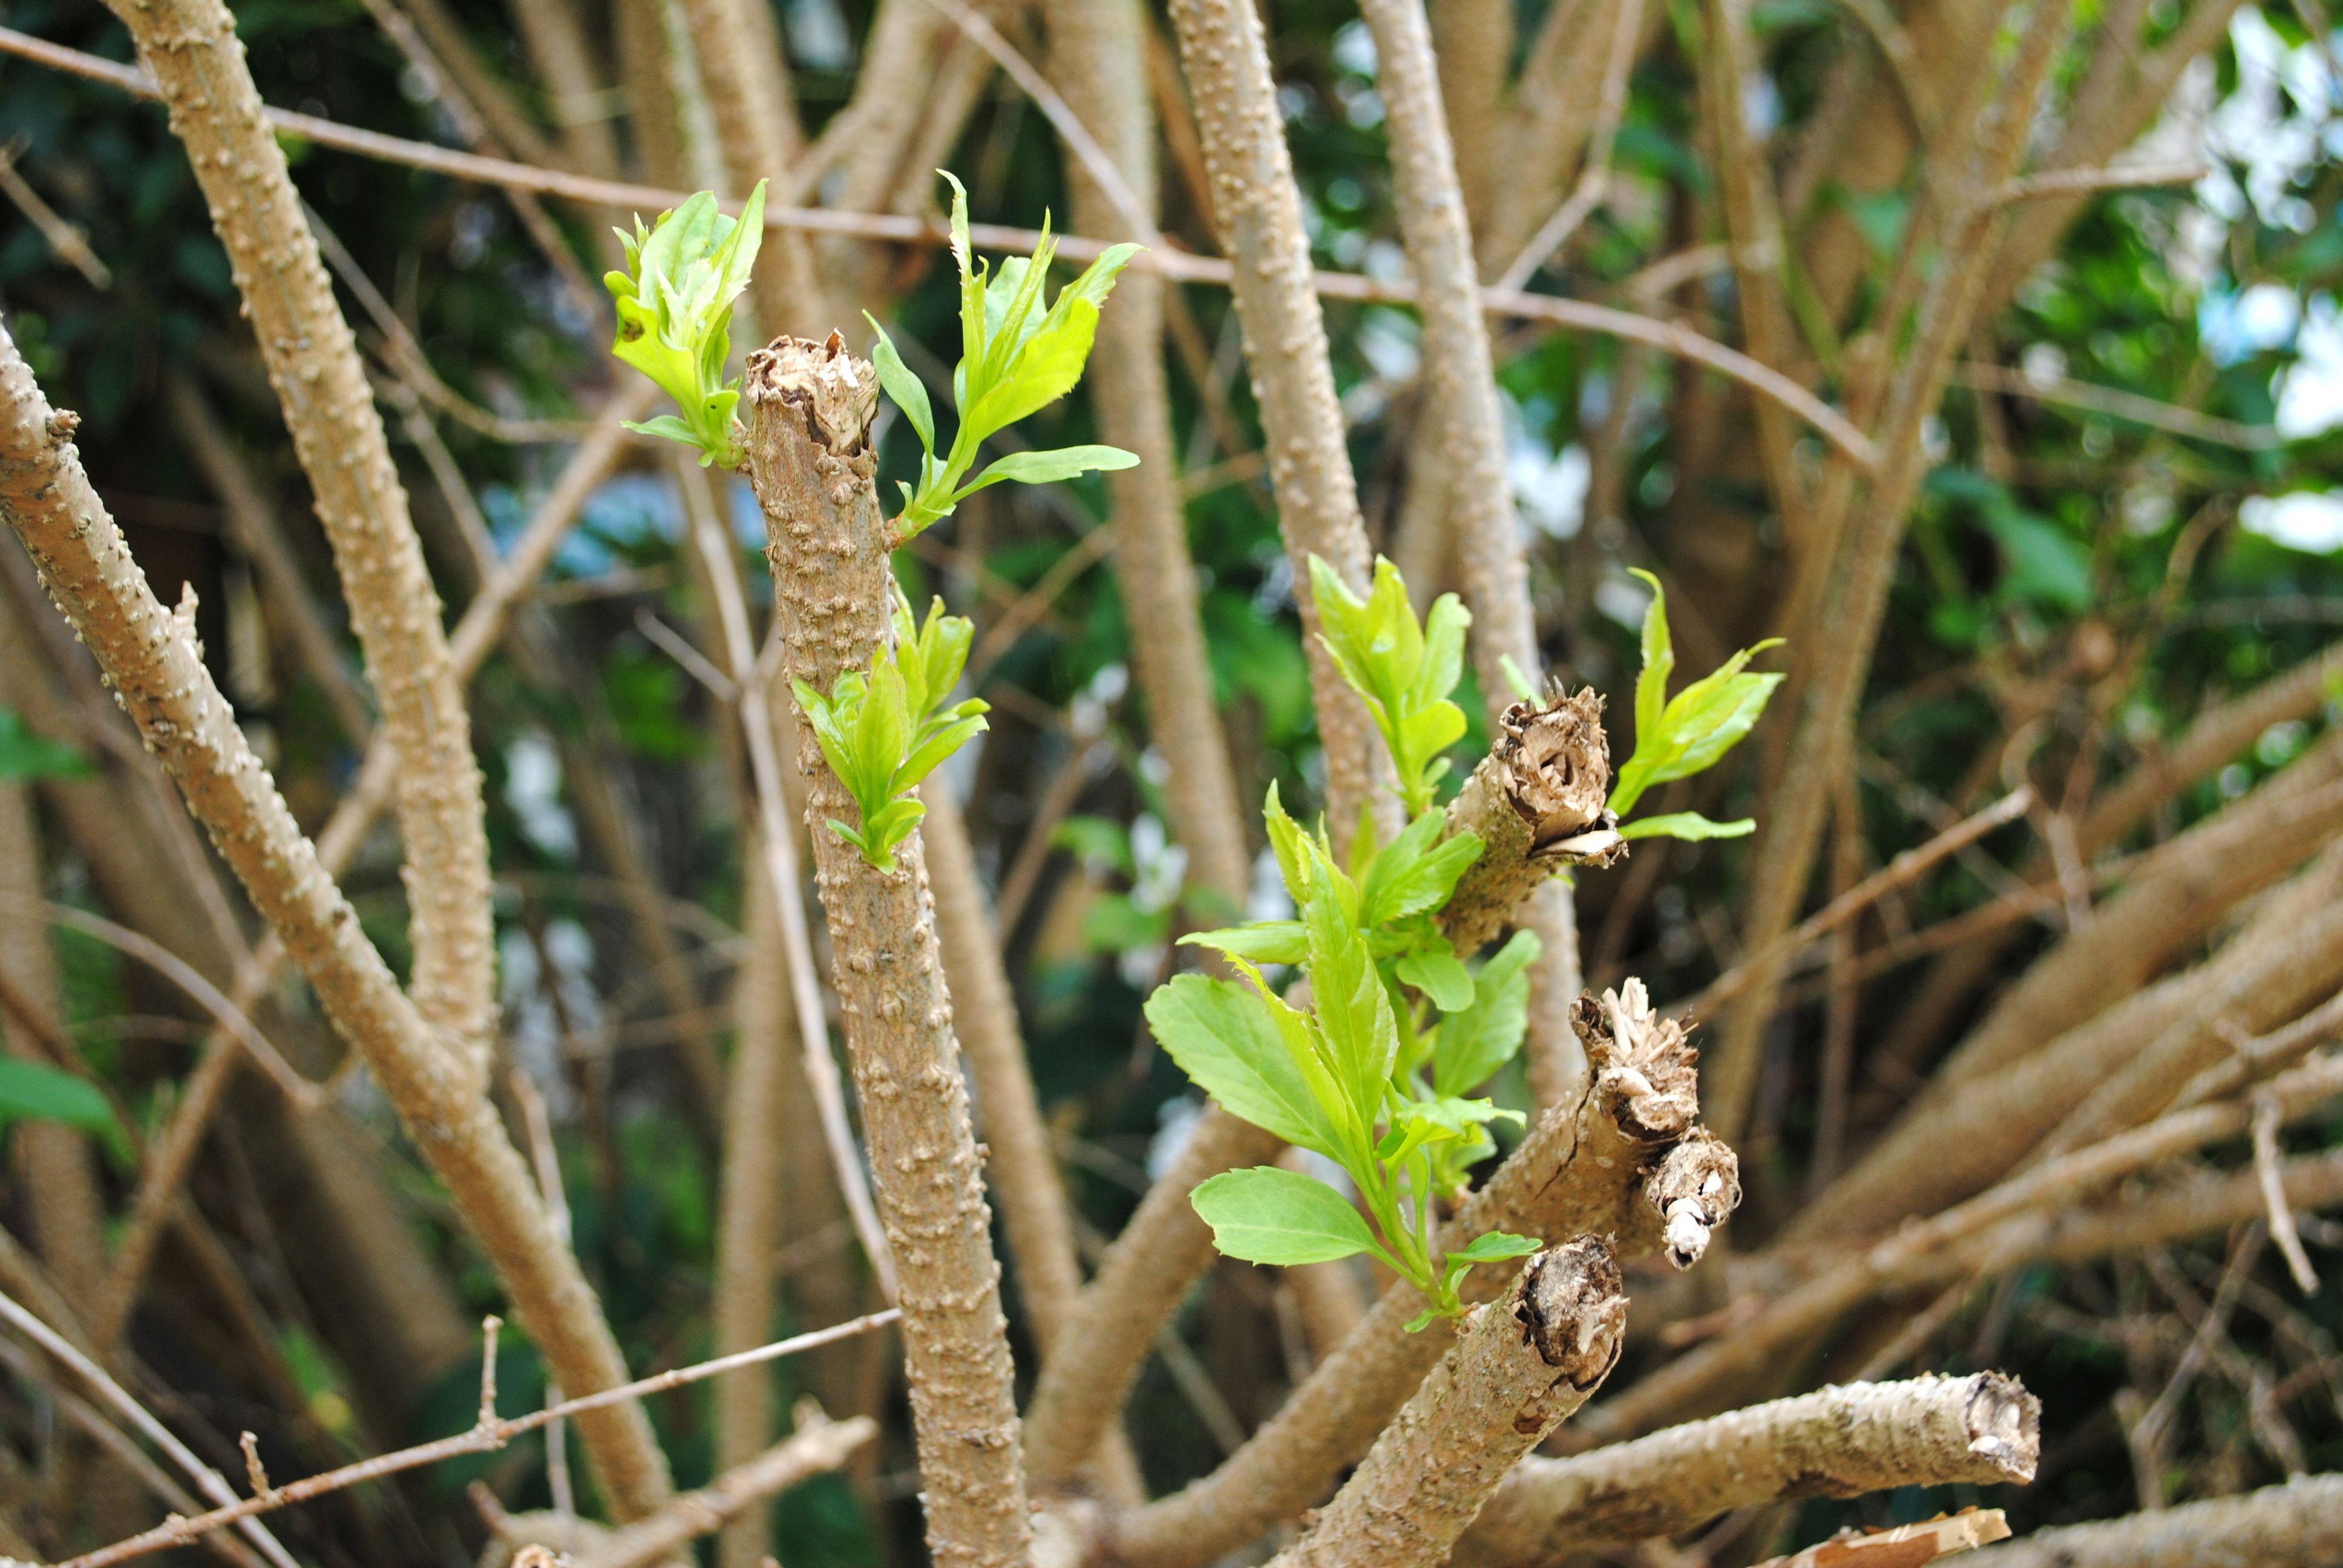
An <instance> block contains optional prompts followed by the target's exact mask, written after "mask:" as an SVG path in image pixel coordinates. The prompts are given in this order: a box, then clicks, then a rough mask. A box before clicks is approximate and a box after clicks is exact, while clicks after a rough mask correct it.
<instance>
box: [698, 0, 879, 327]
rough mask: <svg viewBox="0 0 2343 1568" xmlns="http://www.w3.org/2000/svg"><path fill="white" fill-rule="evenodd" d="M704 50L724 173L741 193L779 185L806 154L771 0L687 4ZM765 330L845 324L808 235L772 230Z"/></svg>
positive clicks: (762, 287) (760, 269)
mask: <svg viewBox="0 0 2343 1568" xmlns="http://www.w3.org/2000/svg"><path fill="white" fill-rule="evenodd" d="M682 5H683V14H684V15H685V16H686V17H687V18H689V22H690V25H691V34H692V37H693V39H694V40H695V42H696V43H697V44H698V45H699V47H698V49H697V50H696V53H697V55H698V57H699V79H700V82H701V83H702V84H703V85H705V86H706V87H707V89H708V106H709V109H710V110H711V111H713V113H714V115H715V118H716V129H717V133H718V135H717V141H718V144H719V146H720V147H721V148H722V150H723V155H724V174H725V178H726V181H727V183H729V185H730V186H732V194H733V195H734V196H741V197H745V196H747V195H748V194H749V191H750V190H752V189H754V188H755V186H756V184H757V182H758V181H759V180H760V179H769V180H771V181H772V182H774V183H775V184H776V185H778V184H779V183H780V182H781V180H782V179H783V178H784V177H785V176H787V175H788V174H789V166H790V165H791V164H792V163H793V162H795V161H796V159H797V157H798V156H799V154H801V153H803V152H804V150H805V136H804V133H803V132H802V131H800V130H799V126H798V118H797V106H796V100H795V97H794V96H793V95H792V93H791V90H790V83H789V65H788V64H787V62H785V61H784V60H783V59H782V58H781V51H780V41H779V38H778V37H776V36H775V35H774V32H773V21H772V12H771V9H770V8H769V6H768V5H765V4H764V0H682ZM749 298H750V299H751V300H752V301H753V302H754V303H755V305H756V307H757V325H758V327H759V328H760V329H761V330H762V331H763V332H764V333H765V334H766V335H767V336H771V335H772V334H774V333H777V332H802V333H815V332H827V331H829V330H830V328H831V327H839V326H842V325H844V323H843V321H841V320H833V319H831V317H833V316H834V315H835V314H836V313H835V312H834V311H833V310H832V309H831V307H830V302H829V301H828V300H827V299H825V298H823V297H822V292H821V288H820V285H819V283H818V281H817V280H816V278H815V276H814V270H813V252H812V249H811V247H810V246H808V245H807V244H806V239H805V236H803V235H801V234H796V233H789V232H779V231H775V230H770V229H768V230H767V231H766V233H765V236H764V244H763V246H762V247H761V248H760V249H759V251H758V253H757V269H756V272H755V274H754V275H753V276H751V277H750V278H749Z"/></svg>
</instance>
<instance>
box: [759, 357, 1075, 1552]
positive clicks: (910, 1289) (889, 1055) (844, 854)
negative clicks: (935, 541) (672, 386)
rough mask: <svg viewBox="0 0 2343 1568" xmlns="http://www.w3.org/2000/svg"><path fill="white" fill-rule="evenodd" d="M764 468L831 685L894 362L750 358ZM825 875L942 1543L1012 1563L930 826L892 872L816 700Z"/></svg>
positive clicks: (884, 587) (876, 630)
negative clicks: (823, 743) (826, 751)
mask: <svg viewBox="0 0 2343 1568" xmlns="http://www.w3.org/2000/svg"><path fill="white" fill-rule="evenodd" d="M745 380H746V385H747V397H746V399H745V406H746V407H747V408H748V410H749V442H748V449H749V473H750V476H751V477H752V478H753V479H754V480H755V482H756V487H757V494H758V498H759V500H760V501H761V502H762V503H763V505H764V508H765V522H766V534H767V538H768V540H769V544H768V554H769V558H770V560H771V562H772V568H773V584H774V591H775V593H776V595H777V596H778V598H779V606H780V618H781V641H782V646H783V648H784V650H785V663H786V668H787V672H788V674H789V677H790V678H793V679H798V680H803V681H805V682H806V683H807V684H808V685H809V686H812V687H813V688H815V689H818V690H822V691H828V690H830V689H833V688H835V687H836V685H837V683H838V678H839V677H840V675H841V674H844V673H845V672H847V671H849V670H865V669H867V668H869V667H870V658H871V655H872V654H873V652H874V651H876V650H877V649H878V648H880V647H881V646H882V645H883V644H884V643H885V641H886V639H887V638H889V636H890V628H889V625H888V615H889V608H890V602H891V595H892V593H893V586H892V578H891V577H890V568H889V565H888V561H889V555H890V545H889V538H888V531H887V525H886V523H885V522H884V520H882V519H881V518H880V513H879V492H878V488H877V486H876V485H875V483H874V482H873V477H872V476H873V474H874V473H875V471H876V468H877V466H878V457H877V454H876V453H875V452H874V451H873V450H872V449H871V447H870V441H869V439H868V428H867V421H868V420H869V417H870V410H871V407H872V406H873V403H874V402H875V400H876V398H877V396H878V377H877V373H876V372H875V371H873V370H872V368H871V367H870V364H869V363H868V362H867V361H864V360H860V359H857V358H855V357H852V356H850V355H849V354H848V353H847V352H846V349H845V347H844V344H843V343H842V342H841V340H840V338H838V337H836V336H835V335H833V336H832V337H831V338H830V341H829V343H828V344H815V343H809V342H806V341H805V340H803V339H801V338H790V337H784V338H779V339H777V340H776V341H775V342H774V343H773V344H772V346H771V347H767V348H764V349H760V350H759V351H758V352H757V353H756V354H754V355H752V356H751V357H749V371H748V375H747V377H745ZM798 760H799V767H800V768H801V769H804V770H805V774H806V779H807V789H806V810H807V814H808V817H809V820H810V823H811V826H812V833H813V843H814V864H815V866H816V868H817V870H816V874H815V879H814V884H815V886H816V887H817V888H819V889H820V891H821V898H822V906H823V909H824V910H825V911H826V913H827V914H828V916H829V922H830V942H831V949H832V951H833V952H834V954H835V955H836V958H835V966H834V974H835V978H836V982H837V986H838V990H839V1002H840V1005H839V1010H840V1014H841V1016H842V1017H843V1019H844V1020H845V1030H846V1044H847V1050H848V1051H849V1053H850V1055H851V1056H852V1058H853V1062H854V1081H855V1088H856V1090H857V1091H858V1094H859V1097H860V1101H861V1106H862V1124H863V1131H864V1134H865V1137H866V1138H867V1139H868V1141H869V1143H870V1163H871V1166H872V1171H873V1175H874V1177H875V1178H876V1184H877V1188H878V1198H879V1202H880V1214H881V1217H882V1219H883V1220H884V1221H885V1225H886V1231H887V1240H888V1241H889V1243H890V1246H891V1247H892V1249H893V1251H894V1256H895V1262H896V1266H897V1269H898V1270H899V1278H900V1289H901V1303H902V1308H903V1343H904V1352H905V1361H906V1363H907V1367H906V1371H907V1375H908V1377H909V1380H910V1388H911V1415H912V1424H913V1429H914V1434H915V1436H916V1437H917V1439H918V1442H919V1454H920V1481H921V1485H922V1489H923V1490H922V1496H923V1499H924V1501H925V1505H926V1510H927V1525H928V1544H929V1549H930V1552H931V1553H933V1554H934V1556H935V1558H936V1560H937V1561H938V1563H941V1564H943V1565H945V1568H1008V1565H1011V1564H1015V1563H1022V1562H1023V1561H1024V1559H1025V1557H1026V1555H1027V1553H1028V1552H1029V1550H1030V1545H1031V1523H1030V1522H1029V1520H1028V1518H1027V1515H1026V1510H1025V1473H1024V1465H1023V1462H1022V1460H1021V1456H1020V1453H1019V1445H1018V1430H1017V1406H1016V1400H1015V1396H1014V1393H1013V1392H1012V1387H1011V1382H1012V1368H1011V1364H1010V1357H1009V1338H1008V1323H1007V1322H1006V1321H1005V1320H1004V1319H1003V1318H1002V1316H1001V1265H1000V1263H999V1262H998V1261H996V1260H995V1259H994V1257H993V1255H992V1239H991V1235H990V1224H991V1215H990V1209H989V1207H988V1206H987V1204H986V1202H985V1200H984V1177H983V1171H982V1157H981V1155H980V1153H979V1151H978V1150H977V1146H976V1137H975V1134H974V1132H973V1131H971V1130H970V1125H969V1109H968V1090H967V1087H966V1085H965V1084H964V1083H963V1082H962V1081H961V1079H960V1060H959V1056H960V1052H959V1046H958V1042H957V1041H956V1040H954V1039H953V1036H952V1029H951V1001H950V996H949V994H948V993H947V991H946V989H945V984H944V974H943V963H942V959H941V956H940V953H939V952H938V951H937V948H938V943H937V940H936V930H935V917H934V910H933V908H932V901H931V899H930V894H929V890H928V885H927V866H926V860H925V857H924V854H923V852H922V850H921V849H920V841H919V839H918V837H917V836H916V835H915V836H914V837H913V838H912V839H910V840H909V841H908V842H906V843H905V844H904V845H902V846H901V847H900V849H899V850H898V851H897V855H898V859H899V864H898V865H897V866H896V868H895V869H892V870H887V871H881V870H879V869H876V868H874V867H872V866H870V864H868V863H867V862H865V861H864V860H863V859H862V858H861V856H860V854H858V853H856V852H855V851H854V850H853V849H850V847H848V846H847V845H846V844H845V843H843V842H842V841H840V839H839V838H838V837H837V835H836V834H834V833H832V832H830V829H829V828H828V827H827V826H826V825H825V824H826V823H827V822H828V820H829V819H831V818H837V819H840V820H841V821H850V820H853V819H854V818H855V809H854V804H853V801H852V799H851V798H850V796H849V795H848V794H847V792H846V789H845V786H844V785H843V784H841V783H840V781H839V779H838V777H837V775H836V774H834V773H832V772H831V771H830V767H829V765H828V763H827V762H826V761H824V760H823V759H822V755H821V749H820V747H819V746H818V745H817V744H816V742H815V740H814V736H813V729H812V727H811V725H810V724H809V722H808V721H807V719H806V718H805V716H804V714H803V713H802V712H799V715H798Z"/></svg>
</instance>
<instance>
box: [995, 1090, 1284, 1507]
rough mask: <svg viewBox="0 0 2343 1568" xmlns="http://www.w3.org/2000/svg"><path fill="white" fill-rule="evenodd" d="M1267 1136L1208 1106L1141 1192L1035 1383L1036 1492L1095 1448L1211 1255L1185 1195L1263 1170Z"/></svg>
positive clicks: (1272, 1152)
mask: <svg viewBox="0 0 2343 1568" xmlns="http://www.w3.org/2000/svg"><path fill="white" fill-rule="evenodd" d="M1277 1150H1278V1141H1277V1139H1276V1137H1275V1135H1274V1134H1272V1133H1268V1132H1264V1131H1262V1130H1261V1129H1260V1128H1258V1127H1255V1126H1254V1125H1252V1123H1251V1122H1249V1121H1238V1120H1237V1119H1236V1118H1235V1117H1233V1116H1232V1115H1230V1114H1229V1113H1228V1112H1227V1111H1223V1110H1222V1109H1221V1108H1220V1107H1219V1106H1217V1105H1214V1106H1212V1107H1210V1108H1208V1109H1207V1110H1206V1111H1205V1112H1204V1115H1203V1119H1202V1121H1199V1122H1198V1123H1197V1124H1196V1130H1195V1131H1193V1132H1192V1133H1190V1134H1189V1136H1188V1142H1187V1146H1186V1147H1185V1148H1184V1149H1182V1151H1180V1158H1179V1159H1178V1160H1177V1161H1174V1162H1173V1163H1172V1169H1171V1170H1169V1171H1165V1172H1164V1173H1163V1175H1162V1176H1161V1179H1159V1180H1158V1181H1155V1182H1154V1183H1153V1184H1152V1185H1151V1186H1150V1187H1149V1188H1148V1190H1147V1196H1146V1197H1144V1198H1142V1199H1141V1200H1140V1203H1139V1211H1138V1212H1137V1213H1135V1214H1133V1215H1132V1216H1131V1222H1130V1223H1129V1224H1127V1225H1125V1226H1124V1227H1123V1228H1122V1234H1121V1235H1120V1236H1118V1237H1117V1238H1115V1241H1114V1244H1113V1245H1112V1246H1111V1247H1109V1248H1108V1249H1107V1251H1106V1256H1105V1257H1103V1258H1101V1260H1099V1266H1098V1272H1097V1273H1096V1274H1095V1275H1093V1276H1092V1277H1091V1282H1090V1285H1089V1287H1088V1288H1087V1289H1085V1290H1084V1291H1083V1292H1082V1293H1081V1296H1080V1297H1079V1298H1078V1299H1077V1300H1076V1302H1075V1303H1074V1310H1073V1312H1072V1313H1071V1315H1070V1316H1069V1317H1068V1319H1067V1321H1066V1326H1065V1330H1064V1332H1062V1333H1061V1335H1060V1344H1059V1347H1058V1353H1057V1354H1056V1355H1054V1356H1052V1357H1051V1358H1050V1359H1049V1360H1048V1361H1047V1362H1044V1363H1043V1364H1042V1367H1041V1380H1040V1382H1037V1383H1036V1384H1035V1385H1034V1389H1033V1402H1032V1408H1031V1415H1030V1422H1029V1425H1028V1428H1027V1432H1026V1437H1027V1442H1026V1457H1027V1460H1028V1462H1029V1463H1030V1464H1031V1467H1032V1473H1033V1480H1034V1483H1035V1485H1036V1486H1042V1487H1047V1486H1054V1487H1064V1486H1066V1485H1068V1484H1069V1483H1071V1482H1072V1481H1073V1480H1074V1478H1075V1477H1076V1476H1077V1475H1078V1474H1079V1473H1081V1468H1082V1465H1083V1463H1084V1462H1086V1461H1087V1460H1088V1459H1089V1458H1090V1456H1091V1454H1092V1453H1094V1452H1097V1450H1098V1446H1099V1442H1100V1440H1101V1438H1102V1437H1103V1436H1104V1435H1105V1433H1106V1431H1107V1429H1108V1427H1109V1425H1110V1424H1111V1423H1112V1422H1117V1421H1119V1420H1121V1414H1122V1407H1123V1402H1124V1401H1125V1400H1127V1399H1128V1398H1129V1397H1130V1395H1131V1382H1132V1381H1133V1380H1134V1379H1136V1378H1137V1377H1138V1375H1139V1368H1140V1365H1141V1362H1144V1361H1145V1360H1146V1359H1147V1352H1148V1348H1149V1347H1150V1346H1151V1345H1152V1344H1153V1343H1154V1342H1155V1333H1156V1331H1157V1330H1158V1329H1159V1328H1161V1326H1162V1324H1163V1322H1164V1320H1165V1319H1166V1318H1167V1317H1168V1316H1169V1315H1170V1313H1171V1312H1172V1309H1173V1308H1174V1307H1175V1306H1177V1305H1178V1303H1179V1301H1180V1298H1181V1297H1182V1296H1183V1295H1185V1294H1186V1293H1187V1291H1188V1287H1189V1286H1190V1285H1191V1284H1192V1283H1194V1282H1195V1280H1196V1277H1197V1276H1198V1275H1199V1274H1201V1273H1202V1272H1203V1271H1204V1269H1205V1268H1206V1266H1207V1265H1208V1264H1209V1263H1210V1262H1211V1261H1212V1231H1211V1230H1210V1229H1209V1228H1208V1227H1207V1226H1206V1225H1205V1224H1204V1222H1203V1221H1202V1220H1200V1219H1198V1218H1197V1217H1196V1211H1195V1210H1194V1209H1193V1208H1192V1207H1191V1206H1190V1204H1189V1202H1188V1194H1189V1193H1191V1192H1192V1191H1195V1189H1196V1185H1197V1183H1199V1182H1201V1181H1205V1180H1207V1179H1208V1178H1210V1177H1212V1176H1217V1175H1219V1174H1220V1173H1221V1172H1222V1171H1234V1170H1237V1169H1240V1168H1242V1167H1244V1166H1249V1165H1262V1164H1266V1163H1268V1162H1269V1161H1271V1160H1272V1159H1273V1158H1275V1157H1276V1154H1277Z"/></svg>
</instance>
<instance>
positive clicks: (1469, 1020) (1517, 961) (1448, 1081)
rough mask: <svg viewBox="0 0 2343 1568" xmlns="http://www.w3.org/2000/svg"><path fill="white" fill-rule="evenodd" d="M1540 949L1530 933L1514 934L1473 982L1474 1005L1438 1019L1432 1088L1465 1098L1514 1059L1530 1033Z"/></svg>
mask: <svg viewBox="0 0 2343 1568" xmlns="http://www.w3.org/2000/svg"><path fill="white" fill-rule="evenodd" d="M1542 950H1543V949H1542V947H1541V945H1540V943H1539V941H1538V939H1537V933H1536V932H1534V931H1515V932H1514V933H1513V937H1512V938H1511V940H1508V941H1507V942H1506V943H1505V945H1504V946H1503V947H1502V948H1499V949H1498V950H1497V951H1496V954H1495V956H1494V957H1493V958H1491V959H1490V960H1489V961H1488V962H1487V963H1484V964H1483V965H1482V966H1481V972H1480V973H1479V974H1478V975H1475V976H1474V977H1473V1000H1472V1003H1471V1005H1470V1006H1468V1007H1466V1008H1464V1009H1463V1010H1461V1011H1456V1012H1452V1013H1450V1014H1449V1015H1448V1016H1447V1017H1446V1018H1445V1019H1443V1020H1441V1024H1440V1033H1439V1035H1438V1036H1437V1037H1436V1039H1435V1040H1434V1043H1433V1052H1432V1087H1433V1092H1434V1093H1438V1094H1463V1092H1465V1091H1467V1090H1471V1089H1476V1088H1478V1087H1480V1086H1481V1085H1482V1084H1483V1083H1486V1082H1487V1081H1489V1080H1490V1079H1491V1078H1492V1077H1493V1076H1494V1075H1495V1073H1496V1071H1497V1070H1498V1069H1499V1068H1501V1067H1503V1066H1504V1065H1505V1063H1507V1062H1508V1061H1511V1060H1513V1053H1514V1052H1516V1051H1518V1050H1521V1048H1522V1036H1523V1034H1524V1033H1525V1032H1526V1031H1527V1030H1528V1029H1529V1020H1530V1012H1529V1008H1530V977H1529V968H1530V965H1532V964H1533V963H1535V962H1536V961H1537V956H1538V954H1539V953H1540V952H1541V951H1542Z"/></svg>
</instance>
